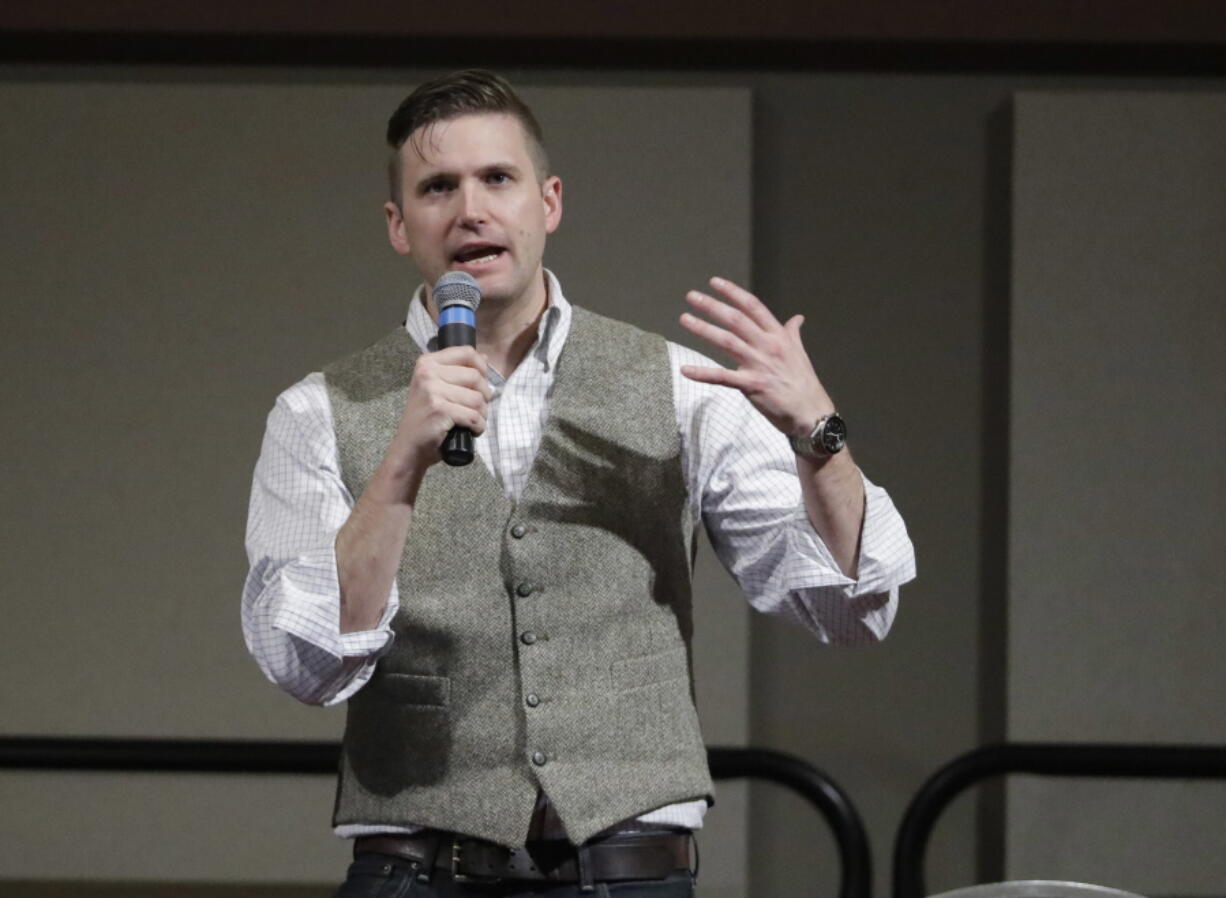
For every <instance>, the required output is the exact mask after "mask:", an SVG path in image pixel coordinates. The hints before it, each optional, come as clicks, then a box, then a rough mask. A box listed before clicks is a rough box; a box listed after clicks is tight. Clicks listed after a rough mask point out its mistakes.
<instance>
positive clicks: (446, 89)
mask: <svg viewBox="0 0 1226 898" xmlns="http://www.w3.org/2000/svg"><path fill="white" fill-rule="evenodd" d="M463 115H510V116H514V117H515V118H516V119H517V120H518V121H519V124H520V127H521V128H523V131H524V137H525V138H526V140H527V144H528V152H529V153H530V154H531V156H532V164H533V167H534V168H535V169H536V177H537V180H538V181H542V182H543V181H544V180H545V178H546V177H548V176H549V157H548V156H547V155H546V153H545V135H544V132H543V131H542V130H541V125H540V123H539V122H538V121H537V120H536V116H535V115H533V114H532V110H531V109H529V108H528V104H527V103H525V102H524V101H523V100H521V99H520V98H519V96H518V95H517V94H516V93H515V91H514V89H513V88H512V87H511V85H510V84H508V83H507V81H506V80H505V79H504V78H502V77H500V76H498V75H495V74H494V73H493V72H488V71H485V70H484V69H466V70H465V71H462V72H453V73H451V74H450V75H444V76H443V77H441V78H436V79H434V80H433V81H427V82H426V83H425V84H422V85H421V86H419V87H418V88H417V89H416V90H415V91H413V92H412V93H411V94H409V95H408V96H407V97H405V99H404V101H403V102H402V103H401V104H400V105H399V106H398V107H397V108H396V111H395V112H394V113H392V117H391V118H390V119H389V120H388V122H387V144H388V146H390V147H391V148H392V156H391V159H390V160H389V162H388V167H387V172H388V181H389V182H390V186H391V192H392V202H393V203H395V204H396V205H397V206H399V205H400V197H401V189H402V187H403V185H402V183H401V161H400V149H401V147H403V146H404V145H405V143H408V144H409V145H410V146H411V147H412V148H413V150H414V151H415V152H416V153H417V154H418V155H419V156H422V158H424V154H423V152H422V147H421V141H422V138H423V136H424V135H425V133H426V130H428V126H430V125H434V124H437V123H438V122H445V121H448V120H450V119H455V118H459V117H460V116H463Z"/></svg>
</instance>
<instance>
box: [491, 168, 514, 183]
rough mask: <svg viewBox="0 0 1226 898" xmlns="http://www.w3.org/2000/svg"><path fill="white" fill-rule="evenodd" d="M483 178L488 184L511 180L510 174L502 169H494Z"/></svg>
mask: <svg viewBox="0 0 1226 898" xmlns="http://www.w3.org/2000/svg"><path fill="white" fill-rule="evenodd" d="M485 180H486V181H487V182H488V183H490V184H506V183H507V182H509V181H510V180H511V176H510V175H508V174H507V173H506V172H504V171H496V172H490V173H489V174H488V175H486V176H485Z"/></svg>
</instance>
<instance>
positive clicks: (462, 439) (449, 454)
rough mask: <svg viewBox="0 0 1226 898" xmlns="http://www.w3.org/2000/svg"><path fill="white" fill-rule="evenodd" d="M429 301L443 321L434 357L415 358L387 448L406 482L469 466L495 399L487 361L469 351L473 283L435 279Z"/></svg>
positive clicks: (463, 278) (452, 277) (476, 297)
mask: <svg viewBox="0 0 1226 898" xmlns="http://www.w3.org/2000/svg"><path fill="white" fill-rule="evenodd" d="M457 282H458V286H457ZM448 284H452V286H451V287H449V286H448ZM433 295H434V298H435V300H436V302H437V303H438V306H439V307H441V308H440V312H439V317H440V318H441V319H442V321H441V322H440V323H441V325H442V326H441V327H440V328H439V335H438V347H437V351H435V352H427V353H423V354H422V355H420V356H418V359H417V364H416V366H415V367H414V369H413V379H412V381H411V382H410V384H409V395H408V396H407V397H406V399H405V405H404V410H403V412H402V413H401V416H400V425H399V427H397V428H396V435H395V437H393V439H392V444H391V446H389V447H388V458H389V460H390V461H389V463H390V464H391V465H392V466H393V469H394V470H396V471H398V472H399V474H400V475H403V476H406V477H408V478H409V479H410V480H413V479H416V478H420V477H421V476H422V475H423V474H425V471H426V469H427V468H429V467H430V466H431V465H435V464H438V462H439V460H440V459H444V460H447V462H448V464H456V463H460V464H468V463H469V461H471V459H472V438H473V435H474V434H481V433H484V432H485V414H486V407H487V403H488V402H489V401H490V399H491V398H492V397H493V391H492V390H491V389H490V385H489V382H488V381H487V380H486V377H485V372H486V362H485V359H484V358H483V357H482V356H481V355H480V354H479V353H478V352H477V350H476V349H475V348H474V346H473V344H474V343H475V342H476V330H475V328H474V327H473V322H475V320H476V318H475V315H473V314H472V313H473V310H474V309H475V306H476V304H477V303H478V302H479V301H480V299H481V294H480V291H478V290H477V287H476V283H475V282H474V281H473V280H472V278H471V277H470V276H469V275H467V274H464V273H460V272H453V273H451V274H447V275H444V276H443V277H442V278H440V279H439V282H438V283H437V284H436V285H435V287H434V294H433ZM457 296H458V299H459V303H458V306H457V301H456V298H457ZM453 435H454V439H453Z"/></svg>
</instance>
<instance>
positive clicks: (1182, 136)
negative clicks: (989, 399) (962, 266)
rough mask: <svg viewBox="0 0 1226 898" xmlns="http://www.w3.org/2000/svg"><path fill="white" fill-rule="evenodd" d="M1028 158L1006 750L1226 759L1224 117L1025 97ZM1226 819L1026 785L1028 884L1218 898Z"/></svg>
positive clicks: (1210, 788) (1105, 793) (1062, 96)
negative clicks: (1222, 755)
mask: <svg viewBox="0 0 1226 898" xmlns="http://www.w3.org/2000/svg"><path fill="white" fill-rule="evenodd" d="M1016 134H1017V144H1016V156H1015V167H1014V171H1015V181H1014V264H1013V285H1014V286H1013V321H1012V340H1013V353H1012V416H1011V423H1012V435H1011V439H1010V451H1009V455H1010V459H1011V462H1012V464H1011V469H1010V501H1009V509H1010V511H1009V523H1010V527H1009V532H1010V540H1009V641H1008V657H1009V676H1008V684H1009V689H1008V707H1009V721H1008V730H1009V736H1010V738H1012V739H1016V740H1023V741H1024V740H1061V739H1064V740H1074V741H1099V742H1143V743H1163V742H1198V743H1217V744H1224V743H1226V712H1224V711H1223V704H1222V685H1223V683H1226V654H1223V652H1222V643H1223V640H1224V639H1226V615H1223V613H1222V609H1221V598H1222V586H1221V583H1220V582H1219V576H1218V575H1219V572H1218V570H1217V568H1218V567H1219V565H1220V557H1221V550H1222V545H1223V535H1224V529H1226V514H1224V511H1226V501H1224V500H1226V465H1223V449H1222V447H1223V445H1226V351H1224V350H1226V303H1224V302H1223V301H1224V300H1226V181H1224V180H1223V178H1222V170H1223V164H1224V163H1226V94H1214V95H1188V94H1170V93H1147V94H1132V93H1116V94H1103V93H1081V92H1078V93H1059V94H1022V95H1020V96H1019V97H1018V100H1017V104H1016ZM1224 800H1226V784H1222V783H1216V784H1212V785H1206V784H1204V783H1197V782H1188V783H1177V784H1171V783H1133V782H1123V783H1119V782H1116V783H1103V782H1095V781H1074V782H1072V783H1069V782H1052V781H1031V782H1028V781H1026V780H1021V781H1019V782H1017V783H1016V784H1015V785H1014V786H1013V788H1011V789H1010V793H1009V805H1008V817H1007V819H1008V843H1007V846H1008V871H1009V875H1010V877H1011V878H1019V879H1021V878H1033V877H1035V876H1036V875H1038V874H1040V873H1042V874H1043V875H1045V876H1048V877H1050V878H1079V879H1085V880H1089V881H1092V882H1101V883H1103V884H1106V885H1114V886H1116V887H1119V888H1126V889H1129V890H1131V891H1134V892H1139V893H1142V894H1147V895H1148V894H1183V895H1191V894H1200V895H1208V894H1221V893H1222V883H1223V882H1226V857H1223V855H1222V853H1221V851H1220V850H1218V846H1220V845H1221V843H1222V836H1223V833H1222V828H1221V825H1220V822H1221V820H1222V819H1223V814H1222V804H1223V801H1224ZM1209 821H1216V824H1213V823H1209ZM1207 823H1209V825H1206V824H1207ZM1159 834H1160V835H1161V841H1157V840H1155V835H1159ZM1156 849H1157V850H1159V851H1160V852H1161V854H1160V855H1158V854H1156V853H1155V850H1156ZM1158 861H1161V862H1160V863H1159V862H1158Z"/></svg>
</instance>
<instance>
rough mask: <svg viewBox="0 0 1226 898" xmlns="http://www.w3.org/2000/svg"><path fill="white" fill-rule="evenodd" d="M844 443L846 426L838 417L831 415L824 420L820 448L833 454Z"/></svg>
mask: <svg viewBox="0 0 1226 898" xmlns="http://www.w3.org/2000/svg"><path fill="white" fill-rule="evenodd" d="M846 442H847V425H846V424H844V423H843V419H842V418H840V417H839V416H838V415H831V416H830V417H829V418H827V419H826V426H825V427H823V428H822V448H823V449H825V450H826V451H827V452H830V453H834V452H838V451H839V450H840V449H842V448H843V444H844V443H846Z"/></svg>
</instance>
